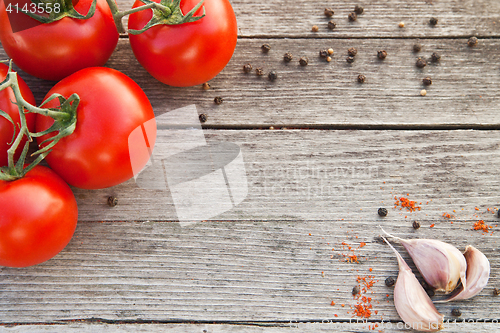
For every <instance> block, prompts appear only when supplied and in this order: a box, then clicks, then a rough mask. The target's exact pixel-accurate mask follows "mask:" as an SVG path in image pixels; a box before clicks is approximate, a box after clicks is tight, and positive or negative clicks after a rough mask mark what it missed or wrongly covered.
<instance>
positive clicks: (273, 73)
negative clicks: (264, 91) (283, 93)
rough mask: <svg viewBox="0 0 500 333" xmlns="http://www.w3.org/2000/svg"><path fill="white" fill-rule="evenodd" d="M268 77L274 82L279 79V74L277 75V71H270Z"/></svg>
mask: <svg viewBox="0 0 500 333" xmlns="http://www.w3.org/2000/svg"><path fill="white" fill-rule="evenodd" d="M267 77H268V78H269V80H271V81H274V80H276V79H277V78H278V74H277V73H276V71H270V72H269V74H268V75H267Z"/></svg>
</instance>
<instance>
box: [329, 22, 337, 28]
mask: <svg viewBox="0 0 500 333" xmlns="http://www.w3.org/2000/svg"><path fill="white" fill-rule="evenodd" d="M336 26H337V24H335V22H333V21H330V22H328V28H329V29H330V30H333V29H335V27H336Z"/></svg>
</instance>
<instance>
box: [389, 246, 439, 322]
mask: <svg viewBox="0 0 500 333" xmlns="http://www.w3.org/2000/svg"><path fill="white" fill-rule="evenodd" d="M382 238H383V237H382ZM383 239H384V241H385V242H386V243H387V244H389V242H387V240H386V239H385V238H383ZM389 246H390V247H391V249H392V250H393V251H394V253H395V254H396V257H397V258H398V265H399V274H398V278H397V280H396V285H395V286H394V305H395V306H396V311H397V312H398V314H399V316H400V317H401V319H403V321H404V322H405V324H406V325H407V326H409V327H411V328H412V329H414V330H417V331H422V332H436V331H439V330H440V329H442V328H443V318H444V316H443V315H442V314H440V313H439V312H438V310H437V309H436V307H435V306H434V304H432V301H431V299H430V298H429V296H428V295H427V293H426V292H425V290H424V288H423V287H422V285H421V284H420V282H418V280H417V278H416V277H415V275H414V274H413V272H412V271H411V268H410V267H409V266H408V265H407V264H406V262H405V261H404V260H403V258H402V257H401V255H400V254H399V253H398V251H396V249H395V248H394V247H393V246H392V245H391V244H389Z"/></svg>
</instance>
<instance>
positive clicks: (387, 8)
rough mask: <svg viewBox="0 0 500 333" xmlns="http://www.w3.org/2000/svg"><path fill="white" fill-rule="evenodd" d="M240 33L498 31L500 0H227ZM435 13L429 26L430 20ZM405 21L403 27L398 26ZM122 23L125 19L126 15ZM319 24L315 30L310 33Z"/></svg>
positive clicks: (329, 35) (442, 34)
mask: <svg viewBox="0 0 500 333" xmlns="http://www.w3.org/2000/svg"><path fill="white" fill-rule="evenodd" d="M133 3H134V1H133V0H126V1H123V0H120V1H118V4H119V6H120V8H121V9H122V10H125V9H128V8H131V7H132V4H133ZM231 4H232V6H233V9H234V11H235V14H236V18H237V20H238V27H239V35H240V36H241V37H262V36H266V37H301V38H302V37H306V38H353V37H355V38H358V37H362V38H365V37H391V38H400V37H404V38H405V37H468V36H472V35H477V36H484V37H499V36H500V14H499V13H500V3H499V2H498V1H496V0H477V1H476V0H463V1H459V0H417V1H412V2H408V1H406V0H367V1H352V2H349V1H338V0H337V1H309V0H270V1H248V0H231ZM355 4H361V5H363V7H364V9H365V10H364V13H363V14H362V15H359V16H358V20H357V21H356V22H349V20H348V19H347V15H348V14H349V13H350V12H352V11H353V10H354V5H355ZM326 7H331V8H332V9H334V11H335V15H334V16H333V18H332V19H333V20H334V21H335V22H336V23H337V27H336V28H335V30H334V31H331V30H329V29H328V27H327V22H328V21H329V19H327V18H326V16H325V15H324V13H323V12H324V9H325V8H326ZM431 17H436V18H438V20H439V21H438V24H437V25H436V26H434V27H433V26H431V25H430V24H429V19H430V18H431ZM401 21H403V22H404V23H405V28H404V29H401V28H399V27H398V23H399V22H401ZM124 22H125V26H126V24H127V23H126V22H127V19H125V20H124ZM313 25H317V26H318V27H319V28H320V29H319V32H317V33H313V32H311V27H312V26H313Z"/></svg>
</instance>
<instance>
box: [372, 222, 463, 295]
mask: <svg viewBox="0 0 500 333" xmlns="http://www.w3.org/2000/svg"><path fill="white" fill-rule="evenodd" d="M382 231H384V230H383V229H382ZM384 232H385V231H384ZM385 233H386V234H387V235H388V236H390V237H393V238H395V239H397V240H399V242H400V243H401V244H402V245H403V246H404V248H405V249H406V251H407V252H408V254H409V255H410V257H411V259H412V260H413V262H414V263H415V266H417V269H418V270H419V271H420V274H422V277H423V278H424V280H425V282H427V284H428V285H429V286H431V287H433V288H434V289H436V290H437V291H444V292H445V293H446V294H449V293H450V292H452V291H453V290H454V289H455V288H456V287H457V285H458V282H462V285H463V286H464V287H467V285H466V278H465V272H466V270H467V262H466V260H465V257H464V255H463V254H462V252H460V250H459V249H457V248H456V247H455V246H453V245H451V244H448V243H445V242H442V241H439V240H434V239H402V238H399V237H395V236H393V235H391V234H389V233H387V232H385Z"/></svg>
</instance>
